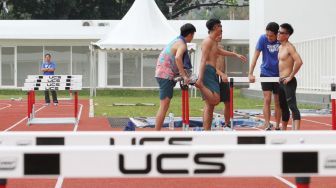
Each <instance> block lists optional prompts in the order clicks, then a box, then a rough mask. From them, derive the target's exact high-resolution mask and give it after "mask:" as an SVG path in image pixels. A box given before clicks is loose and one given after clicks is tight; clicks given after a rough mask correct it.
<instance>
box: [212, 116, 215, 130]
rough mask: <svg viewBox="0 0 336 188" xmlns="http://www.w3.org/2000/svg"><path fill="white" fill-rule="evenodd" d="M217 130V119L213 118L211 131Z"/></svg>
mask: <svg viewBox="0 0 336 188" xmlns="http://www.w3.org/2000/svg"><path fill="white" fill-rule="evenodd" d="M215 130H216V121H215V118H212V122H211V131H215Z"/></svg>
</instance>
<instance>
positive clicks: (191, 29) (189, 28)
mask: <svg viewBox="0 0 336 188" xmlns="http://www.w3.org/2000/svg"><path fill="white" fill-rule="evenodd" d="M180 31H181V35H182V36H183V37H186V36H188V35H189V34H190V33H195V32H196V28H195V26H194V25H193V24H191V23H186V24H184V25H182V27H181V28H180Z"/></svg>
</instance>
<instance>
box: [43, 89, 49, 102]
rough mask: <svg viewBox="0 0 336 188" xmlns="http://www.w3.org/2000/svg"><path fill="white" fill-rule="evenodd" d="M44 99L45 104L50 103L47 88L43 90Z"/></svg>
mask: <svg viewBox="0 0 336 188" xmlns="http://www.w3.org/2000/svg"><path fill="white" fill-rule="evenodd" d="M44 100H45V103H47V104H49V103H50V97H49V90H45V91H44Z"/></svg>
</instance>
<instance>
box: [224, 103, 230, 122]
mask: <svg viewBox="0 0 336 188" xmlns="http://www.w3.org/2000/svg"><path fill="white" fill-rule="evenodd" d="M224 120H225V125H226V126H227V125H230V102H227V101H225V102H224Z"/></svg>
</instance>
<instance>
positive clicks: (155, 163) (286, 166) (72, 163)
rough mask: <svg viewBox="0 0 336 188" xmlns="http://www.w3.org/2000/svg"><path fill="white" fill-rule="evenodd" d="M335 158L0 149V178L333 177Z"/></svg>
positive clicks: (311, 153)
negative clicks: (246, 158)
mask: <svg viewBox="0 0 336 188" xmlns="http://www.w3.org/2000/svg"><path fill="white" fill-rule="evenodd" d="M335 155H336V146H335V145H281V146H274V145H266V146H261V145H250V146H246V145H245V146H239V147H237V146H233V145H230V146H141V147H140V146H136V147H135V146H115V147H111V146H94V147H88V146H85V147H83V146H68V147H64V146H54V147H50V146H39V147H34V146H26V147H19V146H15V147H13V146H12V147H1V148H0V159H1V163H0V164H2V166H1V168H0V177H1V178H25V177H35V178H36V177H39V178H50V177H57V176H62V177H65V178H96V177H113V178H115V177H121V178H130V177H133V178H134V177H138V178H139V177H142V178H147V177H185V178H186V177H189V178H191V177H272V176H285V177H303V176H336V168H335V162H334V158H335ZM246 156H248V158H249V160H244V159H245V157H246ZM78 159H80V160H78ZM251 161H253V163H251ZM209 164H211V165H209Z"/></svg>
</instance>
